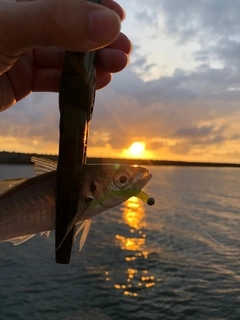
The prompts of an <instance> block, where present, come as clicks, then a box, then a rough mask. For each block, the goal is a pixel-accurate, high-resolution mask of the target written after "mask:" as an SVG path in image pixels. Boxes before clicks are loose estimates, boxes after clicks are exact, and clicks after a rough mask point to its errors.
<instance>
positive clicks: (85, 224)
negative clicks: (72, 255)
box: [74, 219, 92, 252]
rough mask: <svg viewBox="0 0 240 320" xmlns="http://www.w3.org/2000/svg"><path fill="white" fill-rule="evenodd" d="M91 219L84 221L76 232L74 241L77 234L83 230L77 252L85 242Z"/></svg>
mask: <svg viewBox="0 0 240 320" xmlns="http://www.w3.org/2000/svg"><path fill="white" fill-rule="evenodd" d="M91 222H92V220H91V219H87V220H85V221H84V222H83V223H82V224H81V225H80V226H79V227H78V229H77V230H76V232H75V235H74V240H75V239H76V236H77V235H78V234H79V232H81V230H83V232H82V235H81V237H80V240H79V252H80V251H81V250H82V248H83V246H84V244H85V242H86V240H87V236H88V233H89V230H90V227H91Z"/></svg>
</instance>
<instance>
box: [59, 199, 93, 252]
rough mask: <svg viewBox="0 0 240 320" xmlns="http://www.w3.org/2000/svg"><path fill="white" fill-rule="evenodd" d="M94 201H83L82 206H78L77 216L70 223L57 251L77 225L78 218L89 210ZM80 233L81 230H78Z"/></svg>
mask: <svg viewBox="0 0 240 320" xmlns="http://www.w3.org/2000/svg"><path fill="white" fill-rule="evenodd" d="M91 202H92V201H88V202H86V203H85V202H82V203H81V204H80V205H81V207H79V206H78V211H77V213H76V214H75V216H74V217H73V218H72V221H71V222H70V223H69V225H68V226H67V231H66V234H65V236H64V237H63V239H62V241H61V242H60V244H59V246H58V247H57V249H56V251H57V250H58V249H59V248H60V247H61V245H62V243H63V241H64V240H65V239H66V237H67V236H68V234H69V232H70V231H71V230H72V228H73V227H74V226H75V224H76V223H77V222H78V220H79V219H80V218H81V216H82V215H83V213H84V212H85V211H86V210H87V208H88V207H89V206H90V204H91ZM78 233H79V231H78Z"/></svg>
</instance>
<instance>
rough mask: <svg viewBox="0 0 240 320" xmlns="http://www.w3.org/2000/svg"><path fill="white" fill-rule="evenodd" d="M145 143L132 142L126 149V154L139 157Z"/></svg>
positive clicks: (142, 153)
mask: <svg viewBox="0 0 240 320" xmlns="http://www.w3.org/2000/svg"><path fill="white" fill-rule="evenodd" d="M145 146H146V145H145V143H143V142H134V143H133V144H132V145H131V146H130V148H129V149H128V154H129V156H130V157H135V158H139V157H142V156H143V155H144V151H145Z"/></svg>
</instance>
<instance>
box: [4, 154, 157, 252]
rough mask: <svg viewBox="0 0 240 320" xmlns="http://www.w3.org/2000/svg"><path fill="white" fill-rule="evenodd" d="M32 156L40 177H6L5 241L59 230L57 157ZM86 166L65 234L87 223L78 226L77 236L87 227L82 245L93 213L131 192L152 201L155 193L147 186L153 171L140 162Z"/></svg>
mask: <svg viewBox="0 0 240 320" xmlns="http://www.w3.org/2000/svg"><path fill="white" fill-rule="evenodd" d="M31 160H32V162H33V163H34V169H35V173H36V175H35V176H34V177H32V178H30V179H10V180H3V181H0V242H6V241H8V242H12V243H13V244H14V245H18V244H21V243H23V242H25V241H27V240H29V239H31V238H32V237H34V236H35V235H36V234H38V233H40V234H41V235H42V234H46V235H47V236H49V233H50V231H51V230H54V229H55V218H56V169H57V161H53V160H49V159H44V158H37V157H32V158H31ZM82 170H83V171H82V172H83V179H82V185H81V188H80V192H79V200H78V211H77V213H76V215H75V216H74V218H73V220H72V221H71V222H70V224H69V225H68V227H67V233H66V235H65V237H66V236H67V234H68V233H69V232H70V230H71V229H72V228H73V227H74V226H78V225H79V224H80V223H81V222H82V224H81V225H80V226H78V228H77V229H76V231H75V238H76V236H77V234H78V233H79V232H80V231H82V236H81V239H80V244H79V250H81V249H82V247H83V245H84V243H85V241H86V238H87V235H88V232H89V229H90V225H91V219H92V217H94V216H95V215H97V214H99V213H101V212H103V211H105V210H107V209H110V208H113V207H115V206H117V205H119V204H121V203H122V202H124V201H126V200H127V199H128V198H130V197H131V196H139V197H140V198H142V199H143V200H144V201H145V202H147V201H148V199H149V197H148V196H146V194H145V193H144V192H143V191H141V189H142V188H143V187H144V186H145V185H146V184H147V183H148V182H149V180H150V179H151V178H152V175H151V174H150V173H149V172H148V170H147V169H146V168H143V167H140V166H130V165H120V164H85V165H83V169H82ZM65 237H64V239H65ZM64 239H63V240H64ZM63 240H62V242H63ZM62 242H61V243H62ZM60 245H61V244H60Z"/></svg>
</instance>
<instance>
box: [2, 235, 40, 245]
mask: <svg viewBox="0 0 240 320" xmlns="http://www.w3.org/2000/svg"><path fill="white" fill-rule="evenodd" d="M35 235H36V234H30V235H27V236H22V237H18V238H12V239H8V240H4V242H12V243H13V244H14V245H15V246H18V245H19V244H22V243H23V242H25V241H28V240H29V239H31V238H32V237H34V236H35Z"/></svg>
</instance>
